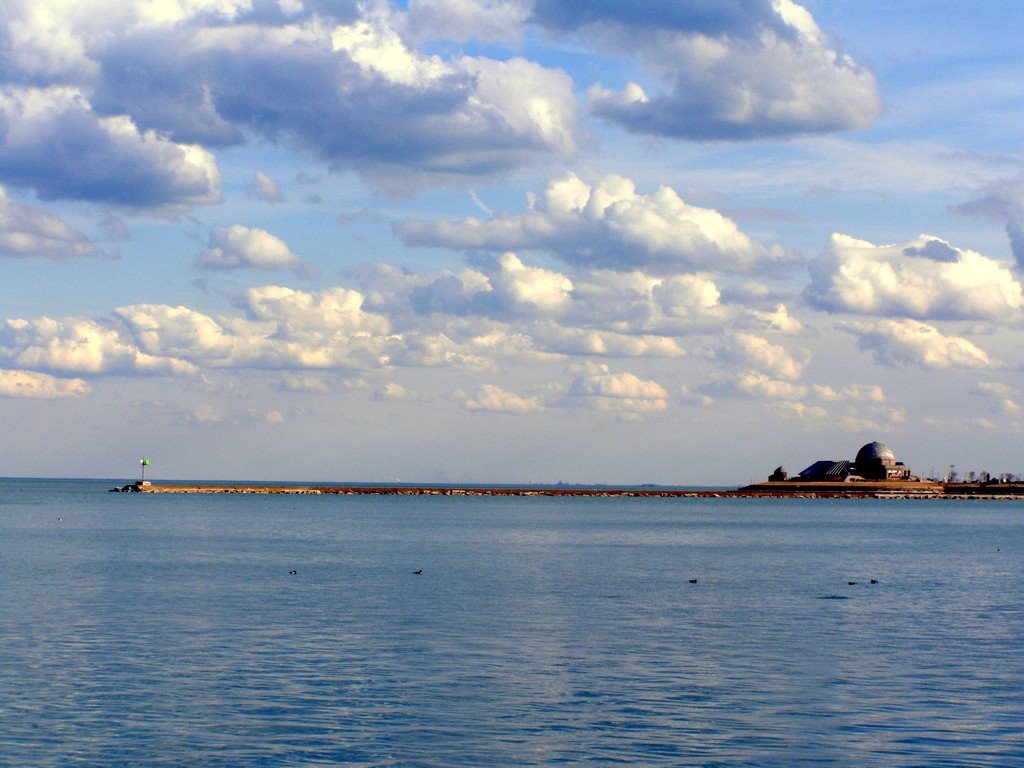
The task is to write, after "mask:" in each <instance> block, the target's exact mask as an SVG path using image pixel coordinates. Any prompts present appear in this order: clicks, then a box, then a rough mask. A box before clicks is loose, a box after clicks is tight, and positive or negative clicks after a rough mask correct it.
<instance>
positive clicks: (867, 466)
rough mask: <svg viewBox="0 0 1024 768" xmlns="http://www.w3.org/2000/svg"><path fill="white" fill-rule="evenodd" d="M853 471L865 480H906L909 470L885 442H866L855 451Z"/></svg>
mask: <svg viewBox="0 0 1024 768" xmlns="http://www.w3.org/2000/svg"><path fill="white" fill-rule="evenodd" d="M853 465H854V472H855V473H856V474H858V475H860V476H861V477H863V478H864V479H865V480H906V479H907V478H908V477H910V470H909V469H907V467H906V465H905V464H904V463H903V462H902V461H896V454H895V453H893V452H892V448H890V447H889V446H887V445H886V444H885V443H868V444H867V445H865V446H863V447H862V448H861V449H860V450H859V451H857V458H856V459H854V460H853Z"/></svg>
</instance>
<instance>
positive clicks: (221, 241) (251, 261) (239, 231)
mask: <svg viewBox="0 0 1024 768" xmlns="http://www.w3.org/2000/svg"><path fill="white" fill-rule="evenodd" d="M196 266H197V267H200V268H202V269H288V270H291V271H293V272H297V273H300V274H305V273H308V272H309V271H310V270H311V269H315V268H314V267H311V265H308V264H306V263H305V262H303V261H302V259H300V258H299V257H298V256H296V255H295V254H294V253H292V251H291V249H290V248H289V247H288V245H287V244H286V243H285V242H284V241H283V240H281V239H280V238H279V237H276V236H274V235H272V234H270V233H269V232H267V231H266V230H265V229H259V228H257V227H253V228H249V227H243V226H241V225H240V224H235V225H232V226H230V227H217V228H216V229H214V230H213V231H212V232H211V233H210V243H209V245H208V246H207V248H206V250H204V251H203V252H202V253H201V254H200V255H199V258H198V259H197V260H196Z"/></svg>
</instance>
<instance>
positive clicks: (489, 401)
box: [464, 384, 544, 413]
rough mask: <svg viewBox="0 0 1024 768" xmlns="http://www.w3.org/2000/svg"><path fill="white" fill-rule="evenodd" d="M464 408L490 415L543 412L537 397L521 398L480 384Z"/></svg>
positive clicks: (491, 386)
mask: <svg viewBox="0 0 1024 768" xmlns="http://www.w3.org/2000/svg"><path fill="white" fill-rule="evenodd" d="M464 405H465V408H466V409H467V410H470V411H490V412H492V413H536V412H539V411H543V410H544V403H543V401H542V400H541V399H540V398H538V397H522V396H521V395H517V394H515V393H514V392H508V391H506V390H504V389H502V388H501V387H497V386H494V385H493V384H482V385H480V386H479V387H477V388H476V390H475V391H474V392H473V396H472V397H470V398H468V399H467V400H466V401H465V403H464Z"/></svg>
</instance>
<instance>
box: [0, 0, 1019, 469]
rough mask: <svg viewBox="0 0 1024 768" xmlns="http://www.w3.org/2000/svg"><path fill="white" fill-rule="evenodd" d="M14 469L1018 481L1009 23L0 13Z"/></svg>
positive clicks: (860, 12) (142, 7)
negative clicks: (863, 457) (829, 472)
mask: <svg viewBox="0 0 1024 768" xmlns="http://www.w3.org/2000/svg"><path fill="white" fill-rule="evenodd" d="M0 20H2V25H0V189H2V193H0V431H2V434H3V441H2V443H0V475H6V476H67V477H111V478H121V477H126V478H132V477H136V476H137V475H138V471H139V466H138V464H139V459H140V457H143V456H147V457H151V458H152V460H153V464H152V466H151V467H150V468H149V471H148V472H147V476H150V477H153V478H163V479H237V480H242V479H266V480H275V479H276V480H307V481H323V482H326V481H336V482H345V481H370V482H390V481H402V482H482V483H486V482H498V483H520V482H521V483H529V482H537V483H554V482H569V483H613V484H616V483H629V484H638V483H659V484H684V485H736V484H742V483H747V482H751V481H755V480H761V479H764V478H765V477H767V475H768V474H769V473H770V472H771V471H772V469H774V467H776V466H778V465H780V464H781V465H784V466H785V467H786V468H787V469H788V470H789V471H790V472H791V473H794V472H797V471H799V470H800V469H802V468H803V467H805V466H807V465H809V464H811V463H812V462H813V461H815V460H817V459H821V458H835V459H840V458H847V459H849V458H852V457H853V456H854V455H855V453H856V451H857V449H858V448H859V446H860V445H862V444H864V443H866V442H870V441H873V440H879V441H882V442H884V443H886V444H887V445H889V446H890V447H891V448H892V449H893V450H894V451H895V453H896V455H897V458H898V459H901V460H903V461H904V462H906V463H907V465H908V466H909V467H910V468H911V470H912V471H914V472H916V473H917V474H920V475H922V476H927V475H933V474H943V473H945V472H946V471H948V469H949V467H950V465H954V466H955V467H956V469H957V471H958V472H960V473H961V474H965V473H966V472H968V471H970V470H975V471H989V472H992V473H993V474H998V473H1015V474H1024V455H1022V451H1021V438H1022V433H1024V429H1022V428H1024V412H1022V410H1021V408H1022V405H1024V380H1022V376H1021V370H1022V364H1024V346H1022V344H1021V342H1022V340H1024V334H1022V329H1024V289H1022V280H1024V271H1022V270H1024V131H1022V128H1024V119H1022V118H1024V55H1022V49H1021V46H1020V40H1021V33H1022V31H1024V30H1022V26H1024V8H1022V7H1021V5H1020V3H1019V2H1016V1H1014V2H1009V1H1007V2H1002V1H1001V0H993V1H992V2H985V3H977V4H972V3H962V2H950V1H943V0H929V2H923V1H918V0H900V2H892V1H891V0H890V1H887V2H883V1H882V0H867V1H866V2H864V1H862V0H861V1H858V2H853V0H806V1H805V2H803V3H802V4H798V3H796V2H793V1H792V0H649V2H646V3H635V2H626V1H625V0H593V1H592V2H589V3H575V2H562V1H560V0H408V2H387V1H386V0H378V1H370V2H362V3H360V2H353V1H351V0H7V1H6V2H4V3H3V4H2V5H0Z"/></svg>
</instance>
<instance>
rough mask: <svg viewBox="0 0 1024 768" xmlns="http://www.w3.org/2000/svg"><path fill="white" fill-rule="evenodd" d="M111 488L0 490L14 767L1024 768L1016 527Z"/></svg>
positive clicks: (1020, 548) (895, 514) (697, 504)
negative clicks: (960, 767) (117, 491)
mask: <svg viewBox="0 0 1024 768" xmlns="http://www.w3.org/2000/svg"><path fill="white" fill-rule="evenodd" d="M113 485H114V481H108V482H85V481H77V482H74V481H72V482H68V481H15V480H3V481H0V765H4V766H119V765H139V766H142V765H144V766H199V765H202V766H320V765H323V766H328V765H330V766H336V765H356V766H517V765H611V764H625V765H644V766H658V765H673V766H675V765H683V766H685V765H722V766H725V765H730V766H731V765H756V766H794V765H823V766H868V765H871V766H892V765H896V766H911V765H914V766H921V765H929V766H930V765H943V766H945V765H949V766H956V765H964V766H985V765H991V766H996V765H998V766H1020V765H1024V503H1020V502H999V501H984V502H979V501H975V502H952V501H950V502H946V501H941V502H940V501H917V502H907V501H851V500H794V501H779V500H756V499H735V500H734V499H599V498H595V499H590V498H588V499H579V498H558V499H553V498H471V497H458V498H450V497H449V498H445V497H370V496H363V497H345V496H324V497H315V496H304V497H289V496H185V495H182V496H173V495H172V496H155V495H154V496H149V495H138V494H108V493H106V489H107V488H110V487H112V486H113ZM419 569H422V571H423V572H422V574H419V575H416V574H414V573H413V572H414V571H415V570H419ZM291 570H295V571H297V573H296V574H294V575H292V574H290V573H289V571H291ZM690 579H697V583H695V584H691V583H689V580H690ZM871 579H876V580H877V581H878V583H877V584H871V583H870V580H871ZM850 581H855V582H857V583H856V584H854V585H850V584H848V583H847V582H850Z"/></svg>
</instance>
